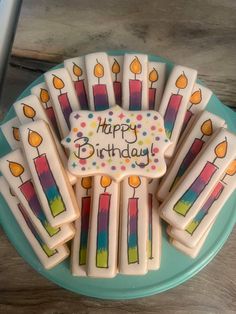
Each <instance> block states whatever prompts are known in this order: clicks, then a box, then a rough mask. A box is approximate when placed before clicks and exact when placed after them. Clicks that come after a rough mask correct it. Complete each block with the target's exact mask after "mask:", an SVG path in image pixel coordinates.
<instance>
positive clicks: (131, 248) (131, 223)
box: [127, 197, 139, 264]
mask: <svg viewBox="0 0 236 314" xmlns="http://www.w3.org/2000/svg"><path fill="white" fill-rule="evenodd" d="M127 236H128V239H127V242H128V264H133V263H138V262H139V252H138V198H136V197H131V198H129V202H128V230H127Z"/></svg>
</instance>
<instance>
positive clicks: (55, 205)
mask: <svg viewBox="0 0 236 314" xmlns="http://www.w3.org/2000/svg"><path fill="white" fill-rule="evenodd" d="M34 165H35V169H36V172H37V174H38V177H39V181H40V183H41V186H42V188H43V191H44V193H45V196H46V198H47V201H48V205H49V207H50V210H51V213H52V215H53V217H56V216H57V215H59V214H61V213H62V212H64V211H66V207H65V204H64V201H63V198H62V196H61V193H60V191H59V188H58V186H57V184H56V181H55V179H54V176H53V174H52V172H51V169H50V165H49V163H48V160H47V156H46V154H42V155H40V156H38V157H36V158H34Z"/></svg>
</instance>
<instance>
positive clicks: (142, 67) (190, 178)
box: [0, 52, 236, 278]
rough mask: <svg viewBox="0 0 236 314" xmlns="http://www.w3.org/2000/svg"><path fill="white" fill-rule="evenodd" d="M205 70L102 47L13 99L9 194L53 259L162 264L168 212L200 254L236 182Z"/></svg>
mask: <svg viewBox="0 0 236 314" xmlns="http://www.w3.org/2000/svg"><path fill="white" fill-rule="evenodd" d="M196 79H197V71H195V70H193V69H190V68H187V67H183V66H179V65H178V66H175V67H174V68H173V69H172V70H171V71H170V73H169V75H167V66H166V64H165V63H161V62H151V61H149V60H148V56H147V55H144V54H132V53H130V54H125V55H119V56H108V55H107V54H106V53H104V52H100V53H93V54H89V55H86V56H83V57H77V58H73V59H69V60H65V62H64V67H60V68H55V69H53V70H51V71H49V72H47V73H45V74H44V81H43V82H41V83H40V84H38V85H35V86H34V87H33V88H32V89H31V95H29V96H27V97H25V98H23V99H21V100H19V101H17V102H16V103H15V104H14V109H15V113H16V117H14V118H12V119H10V120H9V121H7V122H6V123H4V124H2V125H1V131H2V134H3V136H4V138H5V140H6V141H7V142H8V144H9V148H10V149H11V151H10V152H9V153H8V154H7V155H5V156H4V157H2V158H1V159H0V170H1V173H2V175H3V176H2V177H1V178H0V180H1V184H0V191H1V194H2V196H3V198H4V199H5V201H6V202H7V204H8V206H9V208H10V209H11V211H12V213H13V215H14V216H15V218H16V220H17V222H18V224H19V226H20V227H21V229H22V231H23V232H24V234H25V235H26V237H27V239H28V241H29V243H30V244H31V246H32V248H33V250H34V252H35V254H36V255H37V257H38V258H39V260H40V261H41V263H42V265H43V266H44V267H45V268H47V269H50V268H52V267H54V266H56V265H57V264H58V263H60V262H62V261H63V260H65V259H66V258H67V257H68V256H69V255H71V257H70V258H71V271H72V274H73V275H75V276H91V277H102V278H112V277H115V276H116V275H117V274H118V273H121V274H125V275H143V274H146V273H147V272H148V271H149V270H157V269H159V267H160V265H161V240H162V235H161V232H162V230H161V229H162V228H161V221H160V217H161V218H162V219H164V220H165V221H166V222H167V223H168V224H169V225H168V227H167V233H168V234H169V235H170V243H171V244H172V245H173V246H174V247H175V248H177V249H178V250H180V251H182V252H184V253H186V254H187V255H189V256H191V257H193V258H194V257H196V256H197V255H198V253H199V251H200V249H201V247H202V246H203V244H204V242H205V240H206V238H207V235H208V233H209V232H210V229H211V227H212V225H213V224H214V221H215V219H216V217H217V215H218V213H219V212H220V210H221V208H222V207H223V205H224V203H225V201H226V200H227V199H228V198H229V197H230V195H231V194H232V192H233V191H234V189H235V184H236V183H235V182H236V181H235V179H234V175H235V173H236V161H235V158H236V149H235V147H234V142H235V139H236V135H234V134H232V133H231V132H229V131H228V130H227V126H226V123H225V121H224V119H222V118H220V117H218V116H216V115H215V114H213V113H210V112H208V111H205V107H206V106H207V104H208V102H209V100H210V98H211V96H212V92H211V91H210V90H209V89H208V88H206V87H204V86H202V85H200V84H198V83H197V82H196ZM70 240H72V245H71V253H70V252H69V249H68V246H67V242H68V241H70Z"/></svg>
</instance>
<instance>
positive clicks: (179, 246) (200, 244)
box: [168, 223, 213, 258]
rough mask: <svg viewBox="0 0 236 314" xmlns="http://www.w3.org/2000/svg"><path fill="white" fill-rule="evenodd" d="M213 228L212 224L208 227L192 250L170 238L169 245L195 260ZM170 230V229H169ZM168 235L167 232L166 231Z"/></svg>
mask: <svg viewBox="0 0 236 314" xmlns="http://www.w3.org/2000/svg"><path fill="white" fill-rule="evenodd" d="M212 226H213V223H212V224H211V225H210V227H209V228H208V229H207V231H206V232H205V233H204V235H203V236H202V238H201V239H200V240H199V242H198V243H197V245H196V246H195V247H193V248H189V247H188V246H186V245H184V244H183V243H182V242H179V241H178V240H176V239H174V238H170V243H171V244H172V245H173V246H174V247H175V248H176V249H178V250H179V251H181V252H183V253H184V254H186V255H188V256H190V257H191V258H196V257H197V256H198V255H199V253H200V251H201V249H202V247H203V245H204V244H205V242H206V240H207V237H208V235H209V233H210V231H211V228H212ZM170 229H171V228H170ZM168 233H169V231H168Z"/></svg>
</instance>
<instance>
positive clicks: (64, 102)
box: [58, 93, 72, 129]
mask: <svg viewBox="0 0 236 314" xmlns="http://www.w3.org/2000/svg"><path fill="white" fill-rule="evenodd" d="M58 101H59V103H60V107H61V111H62V114H63V116H64V119H65V120H66V124H67V126H68V128H69V129H70V114H71V112H72V108H71V105H70V101H69V98H68V95H67V93H63V94H60V95H59V96H58Z"/></svg>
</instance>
